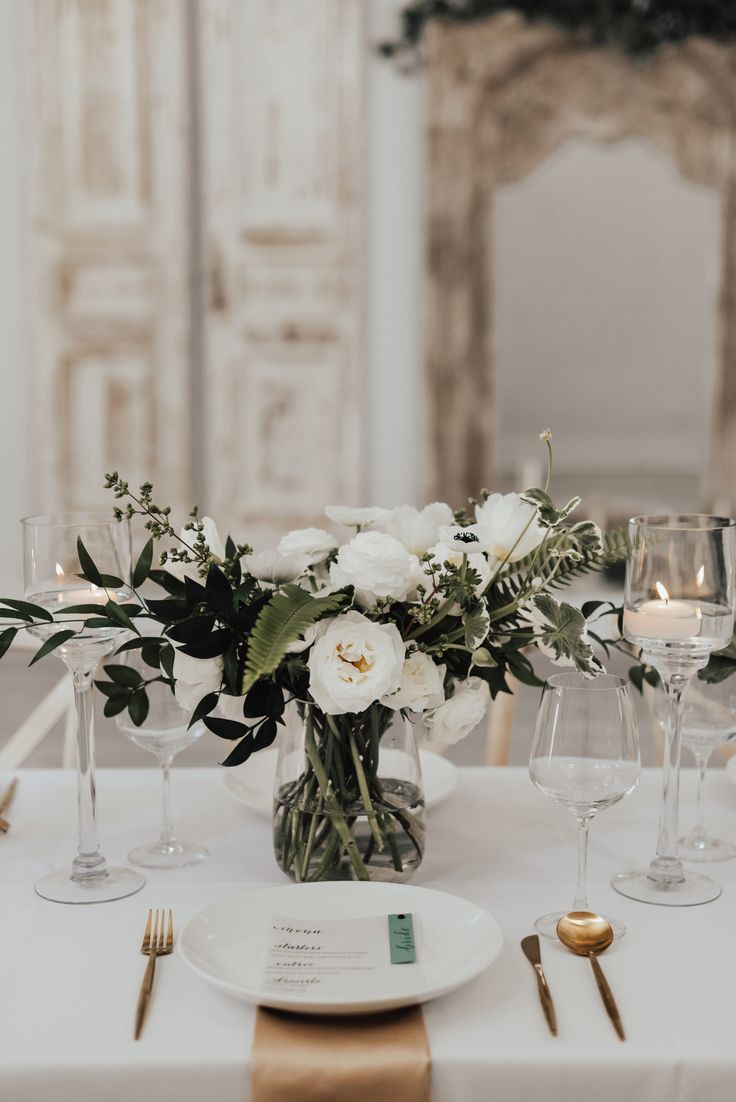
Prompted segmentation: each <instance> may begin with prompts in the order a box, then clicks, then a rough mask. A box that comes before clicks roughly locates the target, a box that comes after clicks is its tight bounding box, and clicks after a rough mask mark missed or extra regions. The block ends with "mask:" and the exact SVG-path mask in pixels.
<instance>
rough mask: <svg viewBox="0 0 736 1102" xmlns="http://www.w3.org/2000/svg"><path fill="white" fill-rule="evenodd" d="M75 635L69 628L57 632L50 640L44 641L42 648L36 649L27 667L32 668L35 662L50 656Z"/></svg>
mask: <svg viewBox="0 0 736 1102" xmlns="http://www.w3.org/2000/svg"><path fill="white" fill-rule="evenodd" d="M76 634H77V633H76V631H73V630H72V629H71V628H67V629H66V630H64V631H57V632H56V634H55V635H52V636H51V638H50V639H47V640H46V642H45V643H44V644H43V646H41V647H39V648H38V650H37V651H36V653H35V654H34V656H33V658H32V659H31V660H30V662H29V663H28V665H29V666H32V665H33V664H34V663H35V662H38V661H39V659H41V658H45V657H46V655H47V654H51V652H52V651H53V650H56V648H57V647H60V646H62V645H63V644H64V643H66V642H67V641H68V640H69V639H73V638H74V636H75V635H76Z"/></svg>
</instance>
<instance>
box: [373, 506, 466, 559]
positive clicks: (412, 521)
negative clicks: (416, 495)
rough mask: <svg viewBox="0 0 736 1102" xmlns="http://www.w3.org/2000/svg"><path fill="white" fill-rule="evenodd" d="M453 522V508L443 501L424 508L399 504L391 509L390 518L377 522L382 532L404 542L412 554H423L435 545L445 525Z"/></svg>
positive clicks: (377, 526) (375, 525) (376, 525)
mask: <svg viewBox="0 0 736 1102" xmlns="http://www.w3.org/2000/svg"><path fill="white" fill-rule="evenodd" d="M449 524H452V509H451V508H450V506H449V505H446V504H445V503H444V502H443V501H433V502H432V504H431V505H425V507H424V508H423V509H414V508H413V506H411V505H399V506H398V507H397V508H396V509H392V510H391V514H390V516H389V517H388V520H385V521H383V522H381V523H380V524H376V523H375V522H374V527H376V528H379V529H380V530H381V531H382V532H387V533H388V534H389V536H393V537H394V539H397V540H399V542H400V543H403V545H404V547H405V548H406V549H407V551H410V552H411V553H412V555H417V556H421V555H423V554H424V553H425V551H429V549H430V547H433V546H434V545H435V544H436V543H437V540H438V539H439V535H440V528H441V527H442V526H443V525H449Z"/></svg>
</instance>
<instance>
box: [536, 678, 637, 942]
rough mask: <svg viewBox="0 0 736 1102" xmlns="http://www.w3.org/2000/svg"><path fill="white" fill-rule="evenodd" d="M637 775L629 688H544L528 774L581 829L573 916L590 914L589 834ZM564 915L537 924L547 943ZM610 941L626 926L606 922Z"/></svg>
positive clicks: (607, 681)
mask: <svg viewBox="0 0 736 1102" xmlns="http://www.w3.org/2000/svg"><path fill="white" fill-rule="evenodd" d="M640 773H641V764H640V761H639V734H638V729H637V725H636V715H635V713H634V707H633V703H632V700H631V694H630V691H629V686H628V683H627V682H626V681H624V680H623V678H621V677H614V676H613V675H611V674H600V675H599V676H598V677H595V678H585V677H583V676H582V674H579V673H562V674H555V675H554V676H553V677H550V678H549V679H548V680H547V682H546V683H545V686H544V689H543V691H542V700H541V703H540V706H539V713H538V715H537V724H536V729H535V732H534V742H533V744H532V751H531V756H530V759H529V775H530V776H531V779H532V780H533V781H534V784H535V785H536V786H537V788H538V789H539V790H540V792H542V793H543V794H544V795H545V796H547V797H548V798H549V799H550V800H553V801H554V802H555V803H557V804H560V805H561V806H562V807H564V808H565V809H566V810H567V811H570V812H571V813H572V814H573V815H574V816H575V819H576V820H577V824H578V880H577V887H576V889H575V899H574V901H573V904H572V907H571V908H570V909H571V910H573V911H588V910H590V908H589V906H588V897H587V885H586V872H587V861H588V831H589V828H590V824H591V821H592V820H593V818H594V817H595V816H596V815H597V814H598V812H599V811H602V810H603V809H604V808H607V807H611V805H612V804H615V803H618V801H619V800H622V799H623V798H624V796H627V795H628V794H629V792H631V791H632V789H634V788H635V787H636V785H637V784H638V782H639V775H640ZM564 913H565V912H564V911H557V912H555V913H553V914H547V915H543V916H542V917H541V918H538V919H537V921H536V922H535V924H534V925H535V926H536V929H537V931H538V932H539V933H540V934H543V935H544V936H545V937H551V938H556V937H557V923H558V921H559V920H560V918H562V915H563V914H564ZM608 922H610V924H611V926H612V928H613V932H614V936H616V937H621V936H622V935H623V934H624V933H625V927H624V926H623V925H622V924H621V923H620V922H618V921H616V920H615V919H610V918H609V919H608Z"/></svg>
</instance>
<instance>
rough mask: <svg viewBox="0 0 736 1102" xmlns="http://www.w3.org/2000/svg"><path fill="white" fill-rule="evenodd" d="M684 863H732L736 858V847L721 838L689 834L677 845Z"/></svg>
mask: <svg viewBox="0 0 736 1102" xmlns="http://www.w3.org/2000/svg"><path fill="white" fill-rule="evenodd" d="M677 847H678V849H679V852H680V857H681V858H682V860H683V861H730V860H732V859H733V858H734V857H736V846H732V845H731V843H730V842H723V841H721V839H720V838H707V837H706V838H704V837H702V835H696V834H688V835H687V836H686V837H685V838H680V840H679V842H678V843H677Z"/></svg>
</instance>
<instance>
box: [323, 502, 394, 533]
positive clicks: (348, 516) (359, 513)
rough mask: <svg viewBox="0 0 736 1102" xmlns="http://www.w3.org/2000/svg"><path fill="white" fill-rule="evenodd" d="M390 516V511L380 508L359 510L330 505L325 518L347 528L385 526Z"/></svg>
mask: <svg viewBox="0 0 736 1102" xmlns="http://www.w3.org/2000/svg"><path fill="white" fill-rule="evenodd" d="M390 515H391V510H390V509H379V508H378V506H370V507H366V508H359V507H357V506H353V505H328V506H327V508H326V509H325V516H326V517H327V518H328V519H329V520H331V521H334V523H335V524H344V525H345V527H346V528H365V527H366V525H369V524H370V525H374V524H383V523H384V522H385V521H387V520H388V518H389V517H390Z"/></svg>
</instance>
